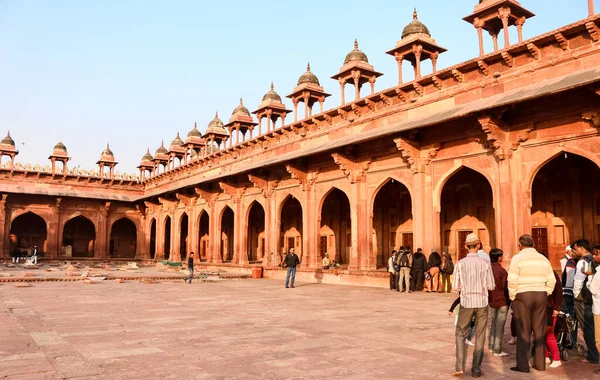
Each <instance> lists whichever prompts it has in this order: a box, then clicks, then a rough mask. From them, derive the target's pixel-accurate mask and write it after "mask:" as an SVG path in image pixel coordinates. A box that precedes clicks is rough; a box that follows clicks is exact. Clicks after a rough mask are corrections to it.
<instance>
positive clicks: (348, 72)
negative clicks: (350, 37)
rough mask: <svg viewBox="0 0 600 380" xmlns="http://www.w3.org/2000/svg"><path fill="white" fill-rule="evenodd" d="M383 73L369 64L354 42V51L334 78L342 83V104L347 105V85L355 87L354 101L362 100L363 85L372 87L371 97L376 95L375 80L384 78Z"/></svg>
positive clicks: (347, 56) (349, 54) (348, 55)
mask: <svg viewBox="0 0 600 380" xmlns="http://www.w3.org/2000/svg"><path fill="white" fill-rule="evenodd" d="M382 75H383V74H382V73H379V72H377V71H375V68H374V67H373V65H370V64H369V59H368V58H367V55H366V54H365V53H363V52H362V51H360V50H359V49H358V41H357V40H354V50H352V51H351V52H350V53H348V54H347V55H346V59H344V66H342V67H341V68H340V71H339V73H337V74H335V75H334V76H332V77H331V78H332V79H336V80H337V81H338V82H339V83H340V88H341V90H342V104H346V96H345V94H344V91H345V88H346V83H350V84H353V85H354V101H357V100H359V99H360V89H361V87H362V85H363V84H365V83H369V84H370V85H371V95H373V94H374V93H375V80H376V79H377V78H378V77H380V76H382Z"/></svg>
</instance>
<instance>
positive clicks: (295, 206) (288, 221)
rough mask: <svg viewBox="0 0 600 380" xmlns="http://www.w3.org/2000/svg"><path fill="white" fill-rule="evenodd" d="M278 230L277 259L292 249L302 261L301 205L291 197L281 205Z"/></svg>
mask: <svg viewBox="0 0 600 380" xmlns="http://www.w3.org/2000/svg"><path fill="white" fill-rule="evenodd" d="M279 215H280V228H279V238H280V239H279V241H280V243H279V252H278V254H279V257H280V258H281V257H282V256H281V255H282V254H283V253H284V252H286V253H287V252H289V250H290V249H292V248H294V249H295V251H296V254H297V255H298V256H299V257H300V258H301V260H302V227H303V224H302V205H301V204H300V201H298V199H296V198H295V197H294V196H293V195H288V196H287V198H285V200H284V201H283V203H282V204H281V211H280V214H279Z"/></svg>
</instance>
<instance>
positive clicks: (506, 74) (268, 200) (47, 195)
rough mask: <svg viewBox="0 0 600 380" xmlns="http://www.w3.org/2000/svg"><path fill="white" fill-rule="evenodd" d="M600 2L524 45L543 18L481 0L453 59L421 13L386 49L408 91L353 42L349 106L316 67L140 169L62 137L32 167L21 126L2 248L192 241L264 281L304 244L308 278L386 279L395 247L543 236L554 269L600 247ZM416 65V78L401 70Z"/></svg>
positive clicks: (5, 189) (121, 250)
mask: <svg viewBox="0 0 600 380" xmlns="http://www.w3.org/2000/svg"><path fill="white" fill-rule="evenodd" d="M577 1H582V2H585V0H577ZM588 7H589V15H588V17H587V18H585V19H583V20H581V21H579V22H576V23H573V24H570V25H566V26H564V27H562V28H559V29H556V30H553V31H550V32H548V33H546V34H543V35H540V36H537V37H534V38H531V39H529V40H523V37H522V29H523V28H524V27H526V20H527V19H528V18H530V17H532V16H534V14H533V13H532V12H530V11H529V10H527V9H525V8H523V6H522V5H521V4H520V3H519V2H518V1H516V0H482V1H479V4H476V5H475V8H474V11H473V13H472V14H471V15H469V16H467V17H465V18H464V20H465V21H467V22H469V23H471V24H473V26H474V27H475V30H474V31H473V33H477V34H478V37H479V55H478V56H477V57H476V58H474V59H471V60H469V61H466V62H463V63H460V64H458V65H455V66H452V67H449V68H445V69H440V68H438V67H437V65H436V63H437V59H438V56H439V55H440V54H443V53H444V51H445V49H444V48H443V47H442V46H440V45H439V44H438V43H437V42H436V41H435V40H434V39H433V38H432V36H431V35H430V32H429V30H428V29H427V27H426V26H425V25H424V24H423V23H422V22H421V21H420V20H419V19H418V15H417V13H416V11H415V13H414V15H413V20H412V22H410V23H409V24H408V25H407V26H406V27H405V28H404V30H403V32H402V38H401V39H400V40H398V41H397V42H396V43H395V44H394V42H393V41H390V50H389V51H387V54H389V55H390V56H391V57H390V59H395V60H396V61H397V62H398V72H397V73H394V75H397V76H398V84H397V85H396V86H394V87H392V88H388V89H384V90H381V91H376V90H375V84H376V80H377V78H378V77H379V76H381V75H383V74H382V73H380V72H377V71H376V68H375V67H373V66H372V65H371V64H369V60H368V58H367V55H366V54H365V53H364V52H363V51H361V50H360V48H359V45H358V42H356V41H355V42H354V46H353V47H352V45H351V44H349V45H350V46H349V48H352V50H351V51H350V52H349V53H348V55H347V56H346V57H345V59H344V60H343V62H342V61H341V60H340V63H342V65H341V67H340V70H339V72H338V73H336V74H335V75H333V76H332V77H331V78H332V79H334V80H336V81H337V82H338V83H339V86H340V91H341V94H342V97H341V99H342V102H341V104H340V105H338V106H336V107H334V108H331V109H328V110H325V108H324V102H325V100H326V98H327V97H328V96H329V94H328V93H327V92H326V89H325V88H324V87H323V86H322V81H320V80H319V79H318V78H317V77H316V76H315V75H314V74H313V73H312V72H311V70H310V66H309V67H307V70H306V72H305V73H304V74H302V76H300V78H299V80H298V85H297V87H296V88H294V89H293V90H292V91H291V93H290V94H289V95H287V98H289V99H290V100H291V104H292V106H291V107H288V106H286V105H285V104H284V103H283V102H282V98H281V96H280V95H279V94H278V93H277V92H275V88H274V86H273V85H272V84H271V87H270V90H269V91H268V92H267V93H266V94H265V95H264V97H263V98H262V101H261V102H260V105H259V106H258V107H257V109H256V110H255V111H253V112H249V110H248V109H247V108H246V106H245V105H244V104H243V103H242V101H241V100H240V104H239V105H238V106H237V107H235V109H234V110H233V112H232V113H231V116H230V117H224V116H223V114H222V113H221V114H220V115H219V114H217V115H215V117H214V119H213V120H212V121H210V123H208V126H207V128H206V130H205V131H204V133H201V132H200V130H199V129H198V128H197V126H196V125H194V127H193V129H192V130H191V131H190V132H189V133H188V134H187V135H186V136H185V138H182V137H183V136H181V137H180V136H179V134H177V136H176V137H175V138H174V139H173V141H172V142H171V143H170V144H168V145H165V144H161V145H160V146H159V147H158V149H156V151H155V152H154V154H152V152H150V151H147V152H146V154H144V155H143V157H142V160H141V162H140V164H139V166H138V169H139V171H138V172H136V174H121V173H119V172H118V171H117V170H116V165H117V162H116V159H115V156H114V155H113V152H112V151H111V150H110V148H109V147H108V146H107V147H106V149H105V150H104V151H103V152H102V153H101V155H100V159H99V160H98V167H97V168H95V169H94V170H77V169H76V168H70V167H69V160H70V157H69V155H68V151H67V147H65V146H64V145H63V144H62V143H58V144H56V146H55V147H54V149H53V150H52V151H51V154H50V156H49V163H46V164H41V165H31V164H26V165H23V164H21V163H18V162H16V161H15V158H16V156H17V154H18V151H17V150H16V147H15V144H14V141H13V140H12V138H11V136H10V134H9V135H8V136H6V137H5V138H4V139H3V140H2V141H1V144H0V154H1V155H2V161H1V163H0V167H1V169H0V177H1V178H0V194H1V202H0V205H1V207H2V208H1V209H2V212H1V213H0V237H1V238H0V254H1V255H3V257H8V255H9V254H10V252H11V250H13V249H14V248H15V247H18V248H20V249H31V248H32V247H33V246H34V245H37V246H38V247H40V248H41V250H42V251H43V252H44V254H45V257H46V258H51V259H64V258H68V257H75V258H93V259H97V260H113V259H119V258H126V259H139V260H151V259H152V260H165V259H168V260H172V261H178V260H184V259H185V258H186V255H187V254H188V253H189V252H190V251H194V252H195V253H196V259H197V260H201V261H202V262H203V263H202V264H203V265H207V266H215V267H219V266H227V267H230V268H241V269H239V270H244V268H246V269H247V268H250V267H249V265H262V266H263V267H264V268H265V270H266V274H268V272H269V271H270V270H271V271H272V272H273V273H274V272H276V270H277V268H276V267H277V264H278V263H279V260H280V256H279V255H280V254H281V253H282V252H287V251H288V250H289V249H291V248H295V249H296V252H297V253H299V255H300V256H301V258H302V262H303V265H302V267H303V269H302V270H304V271H306V272H307V273H313V274H314V273H315V269H316V268H319V267H320V263H321V259H322V257H323V254H324V253H325V252H328V253H329V256H330V258H332V259H335V260H336V261H337V262H339V263H340V264H341V267H340V271H341V272H343V273H345V274H346V275H356V277H361V276H362V277H369V274H370V275H372V276H374V277H377V276H376V273H378V272H377V269H378V268H382V267H385V266H386V263H387V258H388V257H389V255H390V254H391V251H392V249H394V248H398V247H399V246H401V245H410V246H412V247H422V248H423V249H424V251H425V252H426V253H429V252H430V251H431V250H432V249H434V248H435V249H436V250H438V251H447V252H449V253H450V254H451V255H452V256H453V257H454V258H455V259H458V258H461V257H462V256H464V255H465V248H464V240H465V237H466V235H467V234H469V233H470V232H475V233H477V234H478V235H479V236H480V237H481V238H482V241H483V244H484V249H485V250H489V249H490V248H492V247H496V246H497V247H501V248H502V249H504V251H505V253H506V254H505V256H508V257H509V258H510V255H513V254H515V252H516V250H517V237H518V236H519V235H520V234H523V233H531V234H532V235H533V236H534V238H535V243H536V247H537V248H538V250H540V251H545V252H548V253H549V255H550V258H551V261H552V263H553V265H555V266H558V260H559V259H560V258H561V257H562V255H563V252H564V248H565V246H566V245H567V244H568V243H569V242H570V241H572V240H573V239H576V238H580V237H585V238H587V239H589V240H590V241H592V242H600V186H599V185H600V134H599V129H600V15H596V14H595V12H594V4H593V0H588ZM509 28H516V30H517V31H518V40H517V41H512V40H509V38H510V37H509ZM491 46H493V48H492V49H490V48H489V47H491ZM486 48H488V50H486ZM404 60H407V61H409V62H410V63H411V64H412V66H413V67H414V74H415V75H414V76H415V79H414V80H411V81H406V82H405V81H404V80H403V74H404V73H403V72H402V62H403V61H404ZM423 65H432V66H433V72H432V74H430V75H421V68H422V66H423ZM267 85H268V84H267ZM266 87H268V86H266ZM347 87H350V88H352V89H353V90H354V93H353V94H352V95H349V93H348V91H345V90H346V89H347ZM317 106H318V109H316V108H315V107H317ZM288 108H290V109H288ZM222 119H223V120H225V122H224V121H222ZM15 132H16V133H18V131H13V135H14V134H15ZM173 134H175V133H173Z"/></svg>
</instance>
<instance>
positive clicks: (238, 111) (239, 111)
mask: <svg viewBox="0 0 600 380" xmlns="http://www.w3.org/2000/svg"><path fill="white" fill-rule="evenodd" d="M231 116H250V111H248V108H246V107H244V103H243V102H242V98H240V105H239V106H237V107H235V109H234V110H233V112H232V113H231Z"/></svg>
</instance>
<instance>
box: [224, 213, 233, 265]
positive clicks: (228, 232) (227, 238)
mask: <svg viewBox="0 0 600 380" xmlns="http://www.w3.org/2000/svg"><path fill="white" fill-rule="evenodd" d="M233 228H234V214H233V210H232V209H231V208H230V207H229V206H225V209H224V210H223V214H221V259H222V260H223V262H229V261H231V260H233Z"/></svg>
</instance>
